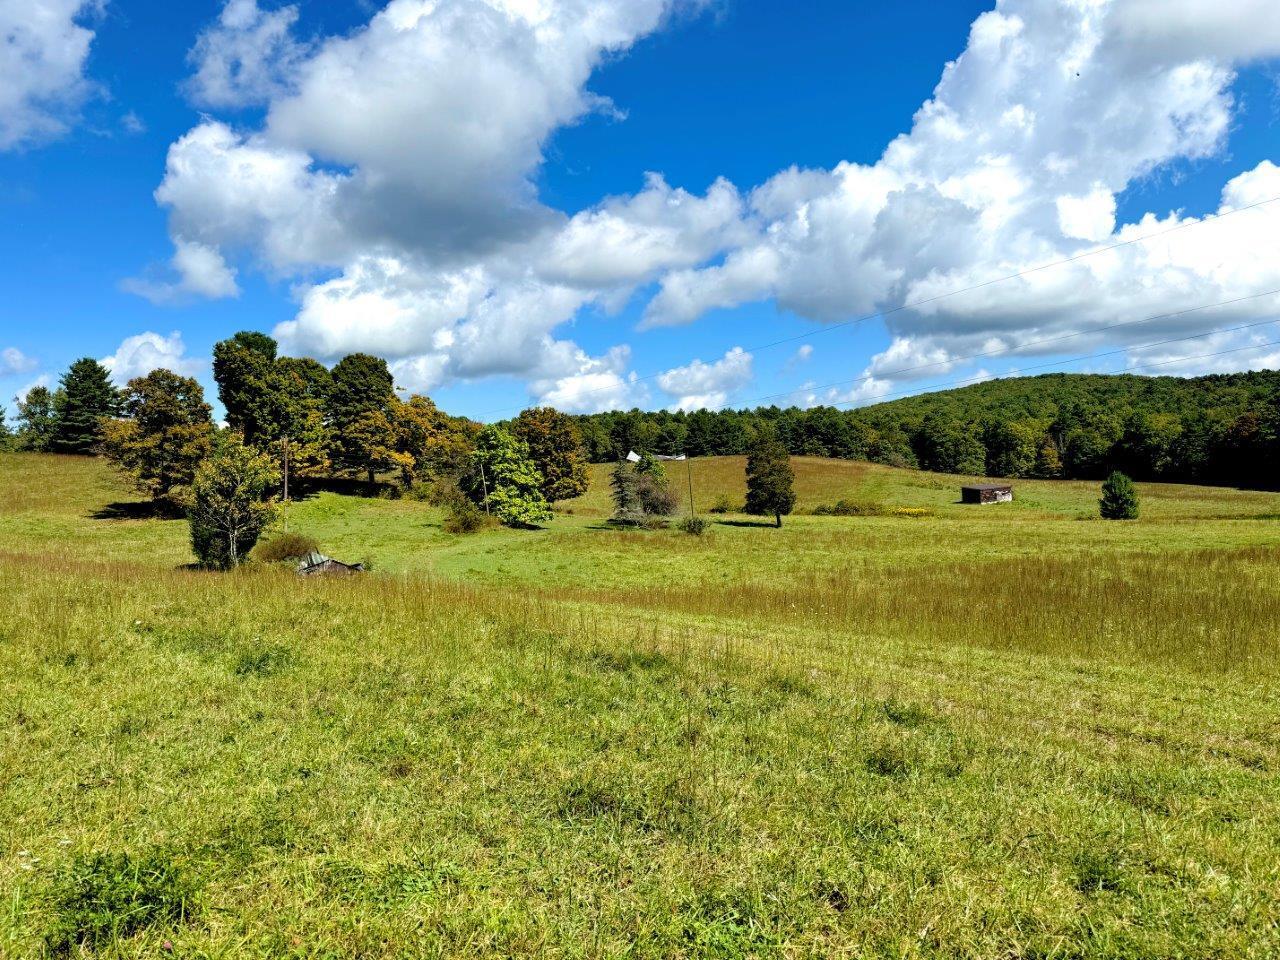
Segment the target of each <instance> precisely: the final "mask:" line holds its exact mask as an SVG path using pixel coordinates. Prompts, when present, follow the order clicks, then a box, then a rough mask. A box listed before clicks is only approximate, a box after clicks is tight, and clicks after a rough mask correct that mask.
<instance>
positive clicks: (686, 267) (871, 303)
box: [139, 0, 1280, 409]
mask: <svg viewBox="0 0 1280 960" xmlns="http://www.w3.org/2000/svg"><path fill="white" fill-rule="evenodd" d="M675 3H676V0H392V2H390V3H387V4H386V6H385V7H384V8H382V9H381V10H380V11H378V12H377V13H376V14H374V15H373V16H372V17H371V19H370V20H369V22H368V23H367V24H366V25H365V26H364V27H362V28H361V29H358V30H356V31H353V32H351V33H349V34H347V35H343V36H337V37H330V38H321V39H319V40H318V41H316V42H314V43H308V44H301V43H299V42H298V41H297V40H296V39H294V38H293V37H292V35H291V32H290V30H291V27H292V25H293V23H294V21H295V19H296V12H295V11H294V9H293V8H292V7H283V8H280V9H276V10H274V11H269V10H264V9H262V8H260V7H259V6H258V4H257V3H256V2H255V0H230V2H228V3H227V5H226V6H225V7H224V10H223V12H222V15H221V17H220V18H219V20H218V22H217V23H216V24H214V25H213V26H212V27H211V28H210V29H209V30H208V31H207V32H206V33H205V34H203V35H202V37H201V39H200V41H199V42H198V43H197V46H196V49H195V50H194V51H193V54H192V57H193V62H194V63H195V64H196V75H195V77H194V79H193V81H192V92H193V94H194V95H195V96H196V97H198V98H199V99H201V100H202V101H203V102H205V103H207V104H209V105H212V106H227V107H237V106H241V105H244V104H247V103H261V104H262V105H264V106H265V111H264V114H263V120H262V122H261V123H260V124H258V125H257V126H256V127H252V128H248V129H244V128H236V129H233V128H232V127H231V126H229V125H227V124H225V123H223V122H220V121H218V120H215V119H207V120H205V121H203V122H202V123H201V124H200V125H198V126H197V127H196V128H194V129H193V130H191V131H190V132H189V133H188V134H187V135H186V136H184V137H183V138H181V139H180V140H179V141H177V142H176V143H175V144H174V145H173V146H172V148H171V150H170V153H169V160H168V166H167V170H166V176H165V179H164V182H163V183H162V184H161V186H160V188H159V189H158V191H157V194H156V196H157V199H158V201H159V202H160V203H161V204H162V205H163V206H165V207H166V208H167V209H168V210H169V213H170V230H171V233H172V236H173V239H174V242H175V245H176V248H177V250H178V254H179V256H176V257H175V262H174V264H173V267H174V269H176V270H177V271H178V273H179V275H180V278H181V279H180V281H179V282H178V284H177V287H178V289H179V290H180V291H181V292H183V293H197V292H198V293H201V294H202V295H207V296H222V295H228V293H230V292H232V291H233V290H234V286H235V276H234V272H233V270H232V267H231V266H230V265H229V264H231V263H241V262H244V261H252V262H253V263H254V264H256V265H257V266H258V267H259V268H261V269H263V270H265V271H267V272H268V273H271V274H273V275H275V276H279V277H284V278H288V279H291V280H293V281H295V283H296V289H297V290H298V301H299V308H298V312H297V315H296V316H295V317H294V318H293V319H292V320H290V321H287V322H286V323H284V324H282V325H281V326H280V327H279V328H278V329H277V331H276V332H277V335H278V336H279V337H280V338H281V340H282V341H283V342H284V344H285V346H286V347H287V348H288V349H290V350H292V351H294V352H307V353H313V354H315V355H318V356H323V357H332V356H336V355H338V354H340V353H343V352H346V351H349V350H355V349H364V350H373V351H377V352H380V353H383V354H385V355H387V356H388V357H390V358H392V359H393V360H394V362H395V366H396V370H397V373H398V374H399V375H400V376H402V377H404V378H406V379H409V380H411V381H412V382H413V383H414V384H415V385H418V386H420V387H423V388H430V387H433V386H437V385H439V384H442V383H446V382H449V381H451V380H455V379H474V378H479V377H486V376H506V375H511V376H519V377H523V378H525V379H526V380H527V381H528V382H529V383H530V387H531V392H532V393H533V394H534V396H536V397H539V398H541V399H543V400H546V401H549V402H550V401H552V400H554V402H556V403H558V404H560V405H563V406H566V407H569V408H572V409H585V408H587V407H592V406H594V405H596V404H597V401H600V402H601V403H603V404H604V405H609V404H614V405H618V404H623V405H625V404H628V403H630V402H636V398H637V397H638V396H640V395H641V392H640V391H638V390H637V384H636V382H635V381H634V379H633V377H632V375H631V374H629V373H628V372H627V370H626V366H625V365H626V363H628V362H629V360H628V359H627V357H628V356H629V355H628V354H627V353H626V351H625V350H621V349H616V350H614V351H610V352H607V353H606V354H605V355H604V356H594V357H593V356H591V355H589V354H587V353H585V352H584V351H582V350H581V349H580V348H579V347H578V346H577V345H576V344H575V343H574V342H572V341H570V340H567V339H565V338H564V337H563V336H562V335H561V334H560V331H561V330H563V329H564V328H565V327H566V326H567V325H568V324H569V323H570V322H571V321H577V322H579V323H582V322H588V321H589V320H590V318H591V317H592V316H593V315H594V314H596V313H599V312H605V313H608V312H610V311H613V310H616V309H618V308H619V307H620V306H622V305H623V304H625V303H627V302H628V301H629V300H630V298H632V297H634V296H636V295H637V294H638V293H643V292H645V291H648V290H649V289H650V285H651V284H655V283H656V284H657V292H656V295H654V296H652V298H651V299H650V301H649V302H648V303H647V305H646V306H645V311H644V321H643V323H642V328H649V327H654V326H661V325H676V324H684V323H692V322H694V321H696V320H697V319H698V318H699V317H701V316H702V315H703V314H705V313H707V312H709V311H713V310H717V309H726V308H733V307H736V306H738V305H741V304H744V303H748V302H753V301H761V300H768V299H772V300H774V301H776V302H777V304H778V305H779V307H781V308H782V309H784V310H787V311H791V312H794V313H796V314H798V315H800V316H802V317H805V318H809V319H811V320H814V321H818V322H847V321H849V320H851V319H854V318H857V317H860V316H862V315H866V314H872V313H875V312H877V311H879V312H883V313H884V314H885V317H886V323H887V325H888V327H889V331H890V334H891V335H892V343H891V346H890V347H889V348H888V350H886V351H885V352H884V353H883V354H882V355H880V356H878V357H876V358H874V359H873V361H872V362H871V363H870V365H869V366H868V367H867V369H866V371H865V373H864V380H863V381H862V382H860V383H859V384H858V385H857V386H856V387H855V389H856V390H857V391H858V393H859V396H869V395H870V391H872V390H873V389H874V390H877V391H879V392H880V393H884V392H886V391H887V390H889V389H891V388H892V386H893V384H894V383H896V382H911V381H913V380H919V379H920V378H921V377H927V376H932V375H934V374H937V373H939V372H943V371H946V370H950V369H953V368H954V367H955V366H956V365H957V364H958V363H959V361H960V358H963V357H965V356H970V355H973V354H975V353H991V354H1001V353H1009V354H1019V353H1026V354H1038V353H1048V352H1050V350H1051V349H1053V348H1051V347H1048V346H1045V345H1044V344H1043V342H1044V341H1045V340H1046V339H1049V338H1052V337H1057V338H1058V339H1061V338H1063V337H1068V336H1075V335H1079V338H1078V341H1077V342H1076V343H1075V344H1073V346H1085V345H1090V344H1102V343H1106V344H1109V345H1110V344H1114V343H1117V342H1119V343H1130V344H1140V343H1143V342H1147V341H1149V340H1150V339H1152V338H1153V336H1154V337H1158V336H1160V335H1161V334H1164V333H1168V332H1171V331H1172V332H1182V331H1187V330H1192V329H1200V330H1204V329H1208V328H1211V327H1212V326H1213V325H1214V324H1220V325H1226V324H1227V323H1229V322H1231V321H1237V320H1238V318H1240V317H1245V318H1249V317H1256V316H1259V315H1260V311H1263V310H1266V309H1272V305H1271V304H1269V303H1267V302H1260V301H1250V302H1247V303H1237V304H1233V305H1231V306H1224V307H1223V308H1221V309H1218V310H1211V311H1206V312H1203V313H1200V314H1197V315H1194V316H1190V317H1188V316H1185V315H1184V316H1181V317H1166V318H1163V319H1161V320H1153V321H1152V322H1151V325H1150V326H1143V325H1135V326H1134V327H1132V328H1124V329H1123V330H1119V328H1117V327H1116V324H1117V322H1118V321H1121V320H1131V319H1133V318H1134V317H1137V316H1153V317H1154V316H1155V315H1157V314H1171V313H1175V312H1177V311H1178V310H1179V309H1180V308H1185V307H1187V306H1188V305H1194V304H1198V303H1209V302H1213V301H1217V300H1224V301H1225V300H1228V299H1232V298H1233V297H1240V296H1243V295H1246V294H1250V293H1255V292H1258V291H1259V290H1260V289H1267V288H1268V287H1272V288H1274V287H1280V232H1278V231H1275V230H1274V229H1273V227H1272V224H1273V221H1274V217H1269V216H1267V215H1266V214H1265V213H1264V212H1263V211H1251V212H1247V213H1243V214H1238V215H1235V216H1232V217H1229V218H1228V219H1227V220H1223V221H1222V222H1221V223H1216V224H1203V225H1201V224H1200V223H1199V222H1198V221H1197V220H1196V219H1195V218H1188V217H1187V216H1185V215H1184V214H1182V213H1179V212H1173V213H1163V212H1161V213H1153V214H1150V215H1148V216H1146V217H1144V218H1141V219H1140V220H1139V221H1138V222H1136V223H1126V224H1121V225H1117V223H1116V211H1117V202H1116V198H1117V196H1118V195H1120V194H1121V193H1123V192H1124V191H1125V190H1126V189H1128V188H1129V187H1130V186H1131V185H1132V184H1134V183H1135V182H1137V181H1139V180H1141V179H1142V178H1144V177H1147V176H1149V175H1151V174H1152V173H1153V172H1154V171H1157V170H1160V169H1162V168H1167V167H1169V166H1170V165H1173V164H1178V163H1184V162H1186V161H1194V160H1197V159H1202V158H1206V157H1210V156H1214V155H1216V154H1219V153H1220V152H1221V151H1222V150H1223V148H1224V145H1225V143H1226V139H1227V136H1228V134H1229V131H1230V129H1231V124H1232V121H1233V117H1234V115H1235V109H1236V105H1235V103H1234V101H1233V98H1232V93H1231V90H1232V84H1233V82H1234V79H1235V73H1234V71H1235V69H1236V68H1237V67H1238V65H1239V64H1241V63H1244V62H1248V61H1252V60H1256V59H1258V58H1260V57H1267V56H1271V55H1274V54H1277V53H1280V35H1278V34H1277V31H1278V30H1280V27H1277V25H1276V24H1277V22H1280V21H1278V20H1277V18H1275V17H1272V16H1270V7H1271V5H1272V4H1271V3H1269V2H1265V3H1264V2H1261V0H1242V2H1241V3H1235V4H1224V3H1221V2H1214V0H1159V2H1157V0H998V2H997V4H996V8H995V9H994V10H992V11H989V12H987V13H985V14H983V15H981V16H980V17H978V18H977V20H975V22H974V23H973V25H972V28H971V31H970V35H969V39H968V44H967V47H966V49H965V50H964V52H963V53H962V55H961V56H959V57H958V58H957V59H956V60H955V61H954V62H952V63H950V64H947V65H946V67H945V69H944V70H943V73H942V77H941V80H940V82H939V84H938V86H937V88H936V90H935V91H934V94H933V96H932V97H931V98H930V99H929V101H928V102H927V103H925V104H924V105H923V106H922V107H921V108H920V110H919V111H918V113H917V114H916V117H915V120H914V124H913V126H912V129H911V130H910V132H909V133H906V134H904V135H902V136H900V137H898V138H897V139H896V140H894V141H893V142H892V143H890V144H889V145H888V147H887V148H886V150H885V151H884V153H883V155H882V157H881V158H880V159H879V161H877V162H875V163H872V164H858V163H848V162H846V163H840V164H837V165H836V166H835V167H834V168H832V169H829V170H799V169H790V170H786V171H783V172H781V173H779V174H778V175H777V176H775V177H773V178H771V179H770V180H768V181H767V182H765V183H764V184H761V185H759V186H758V187H756V188H755V189H753V190H751V191H749V192H747V193H744V192H742V191H740V190H739V189H738V188H737V187H735V186H734V185H733V184H730V183H728V182H726V181H718V182H716V183H715V184H713V185H712V186H711V187H710V188H709V189H708V190H707V192H706V193H705V194H703V195H696V194H692V193H689V192H688V191H686V190H683V189H681V188H680V187H678V186H672V185H670V184H668V183H667V182H666V180H665V179H663V178H662V177H661V176H658V175H655V174H650V175H649V176H648V178H647V180H646V182H645V183H644V186H643V188H642V189H640V190H639V192H637V193H636V194H634V195H632V196H626V197H615V198H610V199H606V200H604V201H602V202H601V203H599V204H598V205H596V206H594V207H591V208H588V209H586V210H583V211H581V212H579V213H577V214H575V215H573V216H568V215H565V214H563V213H561V212H559V211H556V210H552V209H549V208H548V207H546V206H544V205H543V204H542V203H541V202H540V200H539V198H538V196H537V190H536V187H535V183H536V175H537V171H538V169H539V167H540V165H541V163H542V160H543V149H544V145H545V143H546V142H547V139H548V138H549V137H550V136H551V135H552V134H553V133H554V132H555V131H556V130H557V129H559V128H561V127H563V126H565V125H566V124H571V123H574V122H576V121H578V120H580V119H581V118H582V117H584V116H585V115H587V114H589V113H591V112H593V111H598V110H608V109H611V106H610V105H609V104H607V103H603V102H601V101H600V100H599V98H597V97H596V96H594V95H593V94H592V93H591V91H590V89H589V86H588V84H589V80H590V77H591V75H592V72H593V71H594V69H595V68H596V66H597V65H598V64H599V63H600V62H601V61H602V60H603V59H604V58H606V57H608V56H610V55H616V54H618V53H620V52H622V51H625V50H626V49H627V48H628V47H629V46H630V45H631V44H633V43H635V42H636V41H637V40H638V39H639V38H641V37H643V36H645V35H647V34H649V33H651V32H652V31H654V30H656V29H658V28H659V27H660V26H661V24H662V22H663V19H664V17H665V16H667V15H669V14H670V12H671V10H672V8H673V6H674V5H675ZM478 117H479V118H483V122H477V120H476V118H478ZM1274 196H1280V170H1277V168H1276V167H1274V166H1272V165H1271V164H1270V163H1263V164H1261V165H1259V166H1258V167H1257V168H1256V169H1254V170H1252V171H1249V172H1247V173H1245V174H1243V175H1241V176H1240V177H1237V178H1236V179H1235V180H1233V181H1232V182H1231V183H1230V184H1228V185H1227V186H1226V187H1225V189H1224V191H1223V196H1222V204H1221V208H1220V212H1222V213H1231V211H1233V210H1239V209H1240V208H1241V207H1243V206H1248V205H1250V204H1253V203H1258V202H1260V200H1263V199H1268V198H1270V197H1274ZM1151 234H1157V235H1158V239H1157V240H1155V241H1150V242H1131V241H1138V240H1141V238H1143V237H1146V236H1149V235H1151ZM1095 244H1097V245H1101V246H1104V247H1105V246H1110V245H1113V244H1122V246H1117V247H1116V248H1115V249H1111V250H1108V251H1106V252H1104V253H1100V254H1098V255H1096V256H1092V255H1091V256H1085V257H1083V258H1080V259H1075V260H1074V261H1073V262H1071V263H1069V264H1067V265H1064V266H1058V267H1054V268H1052V269H1044V270H1041V269H1037V268H1039V267H1041V266H1043V265H1044V264H1046V263H1049V262H1054V261H1060V260H1067V259H1069V258H1077V257H1080V255H1081V254H1084V253H1088V252H1090V250H1091V248H1092V245H1095ZM183 251H187V256H186V259H188V260H192V261H193V263H192V264H188V265H187V266H184V265H183V264H182V263H180V262H179V261H180V260H181V259H183V257H182V254H183ZM193 254H194V256H193ZM201 266H203V267H205V268H207V269H201ZM1028 271H1029V272H1028ZM1024 273H1025V275H1023V276H1020V277H1019V278H1018V279H1016V280H1007V281H1003V280H1002V278H1005V277H1009V276H1011V275H1014V274H1024ZM201 278H204V279H203V280H202V279H201ZM995 281H1002V282H995ZM958 290H965V291H967V292H964V293H962V294H958V295H957V294H956V291H958ZM139 292H144V293H145V292H146V291H145V289H140V290H139ZM153 292H154V291H153ZM744 358H745V361H744ZM917 369H919V370H920V371H927V372H920V373H917ZM744 371H745V373H744ZM744 376H745V377H746V378H749V376H750V356H749V355H748V354H746V353H745V352H741V356H738V357H734V355H733V354H730V355H728V356H726V357H725V358H724V359H723V360H720V361H716V362H715V363H693V364H690V365H688V366H687V367H681V368H677V369H676V370H672V371H668V373H667V374H665V375H663V377H662V378H660V379H659V386H660V387H661V389H662V391H663V393H664V394H666V395H668V396H670V397H672V398H673V400H674V402H675V404H676V405H678V406H688V405H690V404H693V405H698V404H701V403H704V402H705V403H709V404H712V405H714V401H719V399H720V398H721V397H723V396H728V395H729V394H730V393H732V390H733V389H734V384H735V383H740V382H745V380H743V377H744ZM717 377H721V378H723V379H721V380H717ZM735 378H736V379H735ZM664 381H665V382H664ZM601 398H604V399H601ZM854 399H857V397H855V398H854Z"/></svg>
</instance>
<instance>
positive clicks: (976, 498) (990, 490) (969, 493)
mask: <svg viewBox="0 0 1280 960" xmlns="http://www.w3.org/2000/svg"><path fill="white" fill-rule="evenodd" d="M960 498H961V499H962V500H963V501H964V502H965V503H1013V484H1011V483H975V484H974V485H972V486H969V487H962V488H961V489H960Z"/></svg>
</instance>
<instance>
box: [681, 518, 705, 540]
mask: <svg viewBox="0 0 1280 960" xmlns="http://www.w3.org/2000/svg"><path fill="white" fill-rule="evenodd" d="M710 526H711V521H709V520H708V519H707V518H706V517H685V518H684V519H683V520H681V521H680V530H681V531H682V532H684V533H687V534H689V535H690V536H693V537H700V536H702V535H703V534H704V533H706V532H707V528H708V527H710Z"/></svg>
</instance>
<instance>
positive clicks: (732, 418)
mask: <svg viewBox="0 0 1280 960" xmlns="http://www.w3.org/2000/svg"><path fill="white" fill-rule="evenodd" d="M578 424H579V428H580V429H581V431H582V436H583V442H584V444H585V446H586V450H587V456H588V457H589V458H590V459H591V460H592V461H593V462H598V463H607V462H611V461H614V460H617V459H618V458H619V457H621V456H625V455H626V453H627V452H628V451H629V450H636V451H653V452H654V453H658V454H672V455H674V454H687V455H688V456H691V457H700V456H727V455H736V454H743V453H746V452H747V450H748V449H749V447H750V446H751V444H752V442H753V440H754V438H755V437H757V436H758V435H759V434H760V433H762V432H764V431H766V430H771V431H774V432H775V433H776V434H777V436H778V438H779V439H780V441H781V442H782V443H783V445H784V446H785V447H786V449H787V451H788V452H789V453H790V454H792V455H794V456H819V457H835V458H841V459H850V460H870V461H873V462H877V463H884V464H888V465H890V466H896V467H911V468H919V469H925V470H935V471H939V472H942V473H956V474H964V475H982V476H993V477H1010V478H1020V477H1040V478H1046V479H1052V478H1066V479H1080V480H1096V479H1102V478H1104V477H1106V476H1108V475H1109V474H1110V473H1112V472H1113V471H1116V470H1120V471H1123V472H1124V473H1126V474H1127V475H1129V476H1131V477H1133V478H1135V479H1138V480H1148V481H1174V482H1186V483H1207V484H1230V485H1234V486H1242V487H1252V488H1262V489H1275V488H1276V487H1277V486H1278V485H1280V469H1277V468H1278V467H1280V373H1276V372H1274V371H1261V372H1254V373H1242V374H1231V375H1218V376H1209V377H1197V378H1192V379H1183V378H1178V377H1154V378H1152V377H1137V376H1115V375H1089V374H1050V375H1046V376H1040V377H1023V378H1010V379H1001V380H993V381H989V382H987V383H982V384H975V385H973V386H969V387H964V388H962V389H959V390H950V391H945V392H939V393H932V394H924V395H920V396H916V397H908V398H905V399H902V400H895V401H893V402H890V403H883V404H878V405H875V406H870V407H865V408H861V409H855V410H842V409H837V408H834V407H814V408H810V409H801V408H797V407H790V408H779V407H776V406H775V407H762V408H759V409H755V410H724V411H709V410H698V411H695V412H691V413H683V412H671V411H652V412H651V411H641V410H630V411H625V412H610V413H601V414H591V415H584V416H580V417H578Z"/></svg>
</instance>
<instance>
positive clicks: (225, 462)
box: [190, 436, 280, 570]
mask: <svg viewBox="0 0 1280 960" xmlns="http://www.w3.org/2000/svg"><path fill="white" fill-rule="evenodd" d="M279 480H280V475H279V474H278V473H277V472H276V469H275V467H274V466H273V465H272V463H271V461H270V460H269V459H267V458H266V457H265V456H263V455H262V454H259V453H255V452H254V451H253V450H252V449H250V448H249V447H246V446H245V445H244V444H243V443H242V442H241V441H240V440H239V439H238V438H236V437H234V436H232V437H228V438H226V439H225V440H224V441H223V442H222V444H221V445H220V448H219V449H218V451H217V452H216V453H215V454H214V455H213V456H212V457H210V458H209V459H208V460H206V461H205V462H204V464H203V465H202V466H201V467H200V469H199V470H198V471H197V472H196V480H195V488H194V494H195V497H194V504H193V505H192V508H191V518H190V519H191V546H192V549H193V550H194V551H195V554H196V556H197V557H198V558H199V560H200V563H201V564H202V565H204V566H206V567H212V568H214V569H216V570H229V569H231V568H232V567H236V566H239V565H240V564H241V563H243V562H244V561H245V559H246V558H247V557H248V556H249V552H250V551H251V550H252V549H253V547H254V545H255V544H256V543H257V542H258V537H259V536H261V535H262V531H263V529H265V528H266V526H267V524H269V523H270V522H271V520H272V518H273V517H274V516H275V507H274V505H273V503H272V501H271V490H272V488H273V487H274V486H275V485H276V483H278V482H279Z"/></svg>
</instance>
